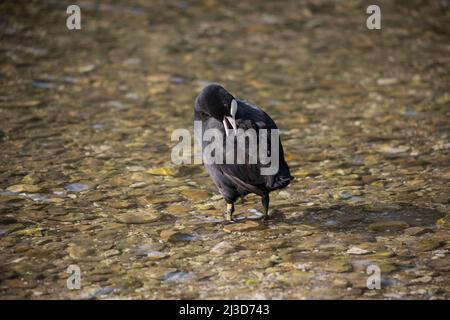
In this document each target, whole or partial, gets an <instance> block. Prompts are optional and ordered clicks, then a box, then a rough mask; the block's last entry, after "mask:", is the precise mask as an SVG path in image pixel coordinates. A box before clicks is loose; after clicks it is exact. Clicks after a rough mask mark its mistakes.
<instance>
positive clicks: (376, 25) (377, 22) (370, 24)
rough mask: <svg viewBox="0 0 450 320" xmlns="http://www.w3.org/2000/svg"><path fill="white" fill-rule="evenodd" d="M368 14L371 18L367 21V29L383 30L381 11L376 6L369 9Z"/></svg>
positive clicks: (373, 5)
mask: <svg viewBox="0 0 450 320" xmlns="http://www.w3.org/2000/svg"><path fill="white" fill-rule="evenodd" d="M366 13H367V14H370V16H369V17H368V18H367V20H366V27H367V29H369V30H380V29H381V9H380V7H379V6H377V5H376V4H372V5H370V6H368V7H367V9H366Z"/></svg>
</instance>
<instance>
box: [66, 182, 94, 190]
mask: <svg viewBox="0 0 450 320" xmlns="http://www.w3.org/2000/svg"><path fill="white" fill-rule="evenodd" d="M88 188H89V186H88V185H87V184H83V183H71V184H68V185H66V186H65V187H64V189H66V190H67V191H72V192H80V191H83V190H87V189H88Z"/></svg>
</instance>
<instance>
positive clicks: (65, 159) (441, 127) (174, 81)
mask: <svg viewBox="0 0 450 320" xmlns="http://www.w3.org/2000/svg"><path fill="white" fill-rule="evenodd" d="M416 2H417V3H416ZM408 3H410V4H409V5H405V4H403V3H402V2H400V1H390V2H389V3H386V4H382V30H381V31H369V30H367V29H366V27H365V19H366V17H367V16H366V14H365V8H366V6H367V3H366V2H364V1H343V2H334V1H308V2H305V3H300V2H299V1H283V2H282V3H279V2H275V1H258V4H255V2H254V1H252V2H244V1H241V2H235V1H214V0H208V1H204V2H195V3H194V2H190V1H152V2H151V4H150V3H149V2H148V1H131V2H130V1H121V2H120V1H119V2H117V1H110V2H109V3H106V2H103V1H102V4H101V5H98V4H96V3H95V2H91V1H83V2H82V3H81V4H80V5H81V10H82V30H80V31H69V30H67V29H66V27H65V17H66V13H65V12H66V7H67V5H69V4H71V3H70V2H66V3H64V1H62V2H60V1H42V2H39V4H38V3H37V2H36V3H33V4H29V5H18V4H16V3H14V2H13V1H11V2H2V3H1V4H0V13H1V17H2V19H0V20H1V21H2V22H1V24H2V27H1V28H0V30H1V31H0V32H1V35H2V37H1V50H0V61H1V63H0V70H1V78H0V81H1V86H0V96H1V97H0V98H1V100H0V147H1V150H2V152H1V153H0V167H1V170H0V270H1V272H0V296H1V297H2V298H7V299H12V298H30V299H42V298H74V299H77V298H83V299H89V298H100V299H107V298H156V299H166V298H193V299H196V298H205V299H214V298H225V299H236V298H237V299H239V298H250V299H252V298H255V299H257V298H268V299H271V298H275V299H278V298H282V299H303V298H327V299H328V298H346V299H348V298H352V299H353V298H356V299H369V298H385V299H391V298H394V299H396V298H405V299H406V298H419V299H430V298H434V299H448V298H449V288H450V277H449V271H450V259H449V256H448V251H449V240H450V235H449V231H448V230H449V226H450V224H449V214H450V210H449V197H450V189H449V182H450V157H449V153H450V138H449V132H450V130H449V129H450V120H449V119H450V118H449V110H450V109H449V106H450V95H449V92H448V89H449V72H448V71H449V65H450V58H449V57H450V54H449V53H450V46H449V33H448V27H447V26H448V23H449V22H450V21H449V20H450V19H449V12H448V11H445V10H443V9H442V8H441V7H439V6H438V4H436V5H431V4H427V5H425V4H423V3H422V2H420V1H411V2H408ZM421 3H422V4H421ZM414 5H416V6H414ZM211 81H217V82H220V83H222V84H223V85H224V86H225V87H226V88H227V89H229V91H230V92H232V93H233V94H235V95H236V96H238V97H240V98H244V99H247V100H250V101H252V102H254V103H256V104H258V105H260V106H262V107H263V108H264V109H265V110H266V111H267V112H268V113H269V114H270V115H272V117H273V118H274V119H275V120H276V121H277V124H278V126H279V127H280V128H281V129H282V140H283V145H284V148H285V152H286V156H287V160H288V163H289V164H290V166H291V171H292V174H293V175H294V176H295V177H296V180H295V181H294V182H293V183H292V185H291V186H289V188H287V189H285V190H283V191H280V192H274V193H272V194H271V208H272V218H271V220H269V221H268V222H267V223H259V222H257V221H254V220H253V219H254V218H257V217H258V216H259V215H260V210H261V206H260V200H259V198H258V197H255V196H248V197H246V198H245V199H244V200H243V201H240V202H239V203H237V205H236V208H237V212H236V217H237V218H238V219H239V220H240V221H239V222H238V223H236V224H233V225H226V224H224V222H223V219H222V214H223V212H224V210H225V204H224V202H223V201H222V200H221V199H220V196H218V193H217V190H216V189H215V187H214V185H213V184H212V182H211V180H210V179H209V177H208V175H207V173H206V171H205V170H204V169H203V168H202V167H200V166H194V165H192V166H185V167H182V168H180V167H175V168H174V167H172V165H171V163H170V151H171V147H172V146H173V145H174V144H175V143H174V142H171V141H170V135H171V133H172V131H173V130H174V129H176V128H190V127H191V125H192V123H191V119H192V108H193V101H194V98H195V96H196V94H197V93H198V92H199V90H201V88H202V87H203V86H204V85H205V84H207V83H209V82H211ZM72 264H76V265H78V266H79V267H80V270H81V289H80V290H69V289H68V288H67V286H66V280H67V279H68V277H69V274H68V273H67V272H66V270H67V268H68V266H69V265H72ZM369 265H377V266H379V268H380V269H381V278H382V281H381V289H379V290H370V289H368V288H367V277H368V275H367V273H366V271H367V267H368V266H369Z"/></svg>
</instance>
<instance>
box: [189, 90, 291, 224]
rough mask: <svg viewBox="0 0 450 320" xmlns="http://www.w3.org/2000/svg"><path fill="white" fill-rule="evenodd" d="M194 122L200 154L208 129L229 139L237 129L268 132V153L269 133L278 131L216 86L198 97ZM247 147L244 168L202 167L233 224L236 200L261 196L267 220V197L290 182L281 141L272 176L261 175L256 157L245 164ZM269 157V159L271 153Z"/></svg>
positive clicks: (226, 165) (234, 165) (225, 165)
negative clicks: (254, 161)
mask: <svg viewBox="0 0 450 320" xmlns="http://www.w3.org/2000/svg"><path fill="white" fill-rule="evenodd" d="M194 121H201V122H202V131H201V132H199V130H197V131H196V132H195V136H196V139H197V141H198V142H199V145H200V146H202V150H203V148H204V147H205V142H204V141H203V139H202V137H203V134H204V133H205V131H206V130H208V129H212V128H213V129H217V130H219V131H220V132H221V133H222V134H223V136H224V137H228V136H229V135H230V133H231V134H232V133H233V132H234V134H235V135H236V132H238V131H237V130H238V129H244V130H247V129H251V128H252V129H254V130H255V131H256V133H259V130H260V129H267V132H268V134H267V140H268V141H267V142H268V146H267V150H270V143H271V141H270V138H271V135H270V129H277V126H276V124H275V122H274V121H273V120H272V119H271V118H270V117H269V116H268V115H267V114H266V113H265V112H264V111H263V110H262V109H260V108H259V107H257V106H255V105H253V104H250V103H249V102H246V101H243V100H239V99H236V98H235V97H233V96H232V95H231V94H230V93H229V92H228V91H227V90H225V89H224V88H223V87H222V86H220V85H218V84H210V85H208V86H206V87H205V88H204V89H203V90H202V91H201V92H200V94H199V95H198V96H197V98H196V100H195V108H194ZM232 139H234V142H233V144H234V148H235V155H236V149H237V139H236V137H234V138H232ZM278 139H279V138H278ZM225 140H226V139H224V142H223V146H224V149H226V147H225V145H226V142H225ZM260 143H261V141H259V139H258V141H257V144H258V146H259V145H260ZM248 146H249V144H248V141H247V144H246V150H245V153H246V158H245V163H243V164H237V163H236V162H233V163H231V164H230V163H225V161H224V163H223V164H215V163H213V164H206V163H205V167H206V169H207V170H208V172H209V175H210V176H211V178H212V180H213V181H214V183H215V184H216V186H217V188H218V189H219V191H220V193H221V194H222V196H223V197H224V199H225V201H226V203H227V211H226V213H225V218H226V220H228V221H232V220H233V218H232V214H233V212H234V203H235V201H236V199H237V198H239V197H241V196H245V195H246V194H249V193H255V194H257V195H260V196H261V198H262V199H261V200H262V205H263V208H264V216H263V219H266V218H268V211H269V193H270V192H271V191H273V190H276V189H281V188H284V187H286V186H287V185H289V183H290V182H291V180H292V179H293V177H292V176H291V174H290V172H289V167H288V165H287V163H286V161H285V159H284V153H283V147H282V145H281V140H279V150H278V163H279V168H278V171H277V172H276V173H275V174H273V175H262V174H261V168H263V167H266V165H263V164H262V163H261V161H260V160H261V159H260V158H259V157H258V159H257V162H256V163H253V164H252V163H250V161H248V160H249V159H248V156H249V155H248ZM275 147H276V146H275ZM258 150H259V149H258ZM268 155H270V152H269V153H268ZM275 156H276V155H275ZM224 159H225V152H224Z"/></svg>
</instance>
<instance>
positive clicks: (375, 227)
mask: <svg viewBox="0 0 450 320" xmlns="http://www.w3.org/2000/svg"><path fill="white" fill-rule="evenodd" d="M408 227H409V224H408V223H406V222H405V221H397V220H394V221H380V222H375V223H371V224H370V225H369V229H370V230H371V231H375V232H382V231H400V230H403V229H406V228H408Z"/></svg>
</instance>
